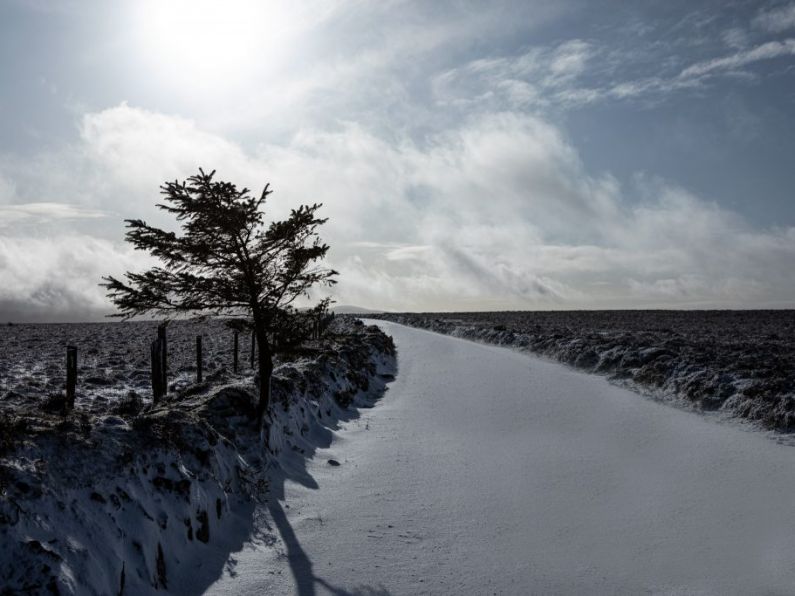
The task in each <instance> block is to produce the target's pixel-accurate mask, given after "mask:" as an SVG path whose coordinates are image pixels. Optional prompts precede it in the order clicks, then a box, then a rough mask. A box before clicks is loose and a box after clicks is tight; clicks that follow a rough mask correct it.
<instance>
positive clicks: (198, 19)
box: [136, 0, 295, 90]
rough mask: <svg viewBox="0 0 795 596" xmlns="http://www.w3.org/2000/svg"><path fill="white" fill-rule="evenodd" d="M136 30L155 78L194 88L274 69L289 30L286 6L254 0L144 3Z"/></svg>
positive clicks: (290, 19)
mask: <svg viewBox="0 0 795 596" xmlns="http://www.w3.org/2000/svg"><path fill="white" fill-rule="evenodd" d="M137 6H138V15H137V19H136V20H137V29H138V32H139V34H140V36H141V44H142V46H143V48H144V52H145V54H146V56H147V57H148V62H150V63H151V64H152V65H153V67H154V68H155V69H156V70H157V71H159V72H158V74H160V75H162V76H165V77H168V78H169V79H171V80H172V82H175V83H182V82H186V81H190V83H191V84H192V85H193V86H194V88H196V87H199V88H202V89H203V90H204V89H207V88H210V87H211V86H217V85H219V84H221V85H235V84H237V83H240V82H242V81H243V80H244V79H245V78H246V77H251V76H253V75H256V74H258V73H262V72H263V71H268V70H272V69H274V68H275V67H276V66H277V65H278V64H279V63H280V62H281V59H282V57H283V55H284V53H285V52H286V51H287V49H288V48H287V47H286V45H287V42H288V40H289V38H290V36H291V32H292V31H293V30H294V27H293V26H291V25H294V24H295V23H294V19H293V15H291V14H290V12H289V10H288V4H287V3H283V2H279V1H267V0H262V1H257V0H223V1H221V0H147V1H145V2H140V3H137Z"/></svg>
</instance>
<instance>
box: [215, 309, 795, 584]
mask: <svg viewBox="0 0 795 596" xmlns="http://www.w3.org/2000/svg"><path fill="white" fill-rule="evenodd" d="M380 325H382V326H383V328H384V329H385V330H386V331H387V332H388V333H389V334H391V335H392V336H393V337H394V339H395V343H396V345H397V348H398V362H399V369H398V374H397V377H396V380H395V382H394V383H392V384H391V385H390V390H389V391H388V392H387V393H386V395H385V397H384V398H383V399H382V400H381V401H380V402H379V403H378V405H377V406H376V407H375V408H373V409H371V410H366V411H364V413H363V415H362V417H361V418H358V419H356V420H353V421H350V422H348V423H346V424H344V425H343V427H342V428H341V429H340V430H338V431H337V432H336V433H335V435H334V441H333V442H332V443H331V444H330V445H329V446H328V447H327V448H324V449H319V450H318V451H317V453H316V454H315V456H314V458H313V459H311V460H310V461H309V462H308V465H307V468H306V475H305V476H303V477H301V478H299V479H292V480H288V481H287V482H286V484H285V487H284V496H283V498H280V499H278V500H275V501H271V502H269V504H268V511H267V512H266V515H265V517H264V519H263V520H262V523H263V524H264V525H266V526H267V527H269V528H272V529H276V530H277V531H276V532H275V534H276V541H275V542H273V541H263V540H258V539H253V540H249V541H247V542H246V543H244V544H243V545H242V547H241V548H240V550H239V551H238V552H235V553H233V554H232V556H231V558H230V560H233V561H234V565H232V566H228V567H227V568H226V570H225V572H224V575H223V577H222V578H221V580H220V581H218V582H217V583H216V584H215V585H213V586H212V587H211V588H210V590H209V592H208V593H209V594H214V595H223V596H231V595H233V594H234V595H239V594H298V595H300V596H310V595H315V594H317V595H321V594H323V595H326V594H334V595H376V594H378V595H387V594H392V595H406V594H433V595H436V594H442V595H444V594H449V595H461V594H506V595H515V594H584V595H591V594H611V595H615V594H630V595H637V594H660V595H662V594H665V595H678V596H682V595H699V596H704V595H715V596H718V595H721V596H722V595H732V594H768V595H774V594H782V595H783V594H792V593H793V592H795V499H793V494H795V466H793V465H792V462H793V454H795V452H794V451H793V448H792V447H788V446H785V445H781V444H779V443H777V442H775V441H772V440H770V438H769V436H767V435H766V434H765V433H760V432H753V431H749V430H747V429H743V428H742V427H738V426H735V425H730V424H718V423H715V422H714V421H712V420H710V419H708V418H705V417H702V416H699V415H696V414H694V413H692V412H687V411H684V410H681V409H677V408H671V407H669V406H668V405H665V404H662V403H659V402H656V401H653V400H649V399H643V398H640V397H639V396H637V395H636V394H634V393H632V392H630V391H628V390H625V389H623V388H620V387H617V386H615V385H614V384H611V383H609V382H608V381H607V380H606V379H605V378H604V377H598V376H593V375H586V374H584V373H582V372H578V371H576V370H572V369H571V368H569V367H565V366H561V365H560V364H557V363H554V362H550V361H549V360H546V359H539V358H536V357H533V356H530V355H527V354H523V353H519V352H516V351H511V350H506V349H503V348H499V347H493V346H487V345H482V344H477V343H473V342H468V341H463V340H460V339H456V338H450V337H445V336H443V335H438V334H433V333H428V332H427V331H422V330H417V329H410V328H406V327H402V326H400V325H395V324H393V323H389V322H383V323H380ZM329 459H335V460H338V461H339V462H340V463H341V465H340V466H339V467H333V466H329V465H328V463H327V462H328V460H329Z"/></svg>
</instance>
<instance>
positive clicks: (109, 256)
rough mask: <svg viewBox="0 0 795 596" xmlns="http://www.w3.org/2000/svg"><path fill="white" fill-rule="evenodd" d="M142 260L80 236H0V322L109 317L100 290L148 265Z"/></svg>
mask: <svg viewBox="0 0 795 596" xmlns="http://www.w3.org/2000/svg"><path fill="white" fill-rule="evenodd" d="M150 262H151V261H150V259H149V258H148V257H147V256H146V255H142V254H140V253H138V254H136V253H133V251H132V250H131V249H129V248H127V247H122V248H119V247H117V246H116V245H114V244H113V243H111V242H108V241H106V240H99V239H97V238H93V237H91V236H86V235H79V234H73V233H72V234H63V235H58V236H51V237H43V238H31V237H20V236H0V320H3V319H10V320H12V319H15V318H22V319H31V320H49V321H63V320H85V319H86V318H92V319H94V318H97V317H100V316H102V314H104V313H108V312H111V311H112V309H111V308H110V307H109V305H108V303H107V301H106V300H105V294H104V289H103V288H101V287H99V284H100V283H101V281H102V277H103V276H105V275H120V274H121V273H123V272H124V271H126V270H130V269H133V270H135V269H140V268H142V267H145V266H147V264H148V263H150Z"/></svg>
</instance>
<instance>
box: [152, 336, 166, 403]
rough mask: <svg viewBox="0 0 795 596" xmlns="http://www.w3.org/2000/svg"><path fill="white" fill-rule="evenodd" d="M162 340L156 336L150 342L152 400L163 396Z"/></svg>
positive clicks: (155, 400)
mask: <svg viewBox="0 0 795 596" xmlns="http://www.w3.org/2000/svg"><path fill="white" fill-rule="evenodd" d="M162 352H163V342H162V341H161V340H160V339H159V338H158V339H156V340H154V341H153V342H152V402H153V403H157V402H159V401H160V399H161V398H162V397H163V369H162V367H163V354H162Z"/></svg>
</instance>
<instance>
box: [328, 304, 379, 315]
mask: <svg viewBox="0 0 795 596" xmlns="http://www.w3.org/2000/svg"><path fill="white" fill-rule="evenodd" d="M331 310H332V311H334V312H335V313H337V314H338V315H367V314H375V313H382V312H384V311H383V310H373V309H371V308H362V307H361V306H353V305H350V304H339V305H337V306H332V307H331Z"/></svg>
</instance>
